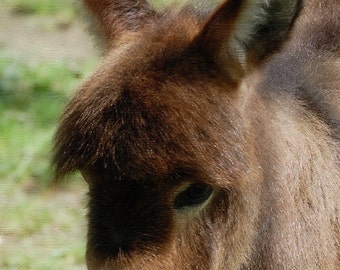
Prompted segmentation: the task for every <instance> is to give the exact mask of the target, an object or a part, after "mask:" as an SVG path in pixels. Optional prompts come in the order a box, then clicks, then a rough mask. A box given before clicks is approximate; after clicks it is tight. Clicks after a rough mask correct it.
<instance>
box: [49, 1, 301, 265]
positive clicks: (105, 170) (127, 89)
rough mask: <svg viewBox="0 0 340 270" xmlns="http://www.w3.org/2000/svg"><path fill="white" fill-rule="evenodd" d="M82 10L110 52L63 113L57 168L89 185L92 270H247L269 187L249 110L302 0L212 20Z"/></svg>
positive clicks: (248, 7) (189, 11)
mask: <svg viewBox="0 0 340 270" xmlns="http://www.w3.org/2000/svg"><path fill="white" fill-rule="evenodd" d="M84 2H85V5H86V6H87V8H88V9H89V10H90V13H91V14H92V15H93V17H94V21H95V22H96V29H97V31H98V33H99V34H100V35H101V36H102V37H103V39H104V40H105V46H106V52H105V57H104V59H103V62H102V64H101V66H100V67H99V68H98V69H97V71H95V72H94V73H93V75H92V76H91V77H90V78H88V79H87V80H86V81H85V83H84V84H83V85H82V86H81V87H80V89H79V90H78V92H77V94H76V96H75V97H74V98H73V100H72V101H71V102H70V104H69V105H68V107H67V109H66V111H65V113H64V115H63V118H62V121H61V125H60V128H59V130H58V132H57V135H56V149H55V156H54V160H55V163H56V168H57V174H58V176H59V177H61V176H63V175H65V174H68V173H70V172H72V171H74V170H80V171H81V172H82V174H83V175H84V178H85V179H86V181H87V182H88V184H89V189H90V192H89V197H90V201H89V225H88V226H89V228H88V245H87V264H88V267H89V269H149V270H150V269H205V270H206V269H227V268H228V267H230V268H231V269H236V268H240V267H241V266H242V265H246V262H247V260H248V259H249V254H251V249H252V243H253V242H254V237H255V236H254V234H255V232H254V231H255V229H254V226H255V223H256V218H255V217H256V216H258V210H257V209H258V203H259V202H258V201H259V197H258V196H257V195H254V194H258V193H259V192H258V190H257V189H258V185H259V184H260V181H261V175H260V174H261V173H260V172H259V169H258V161H257V158H256V155H255V151H256V147H257V146H256V143H255V142H254V141H255V139H254V134H253V133H252V128H253V127H252V125H253V124H252V123H251V121H250V120H249V117H251V115H252V113H253V112H252V111H249V109H247V102H250V101H249V96H251V93H252V91H254V90H253V89H252V87H251V84H254V83H255V81H256V78H257V76H256V70H257V69H258V68H259V67H260V66H261V65H262V63H263V62H265V61H267V59H269V58H270V56H271V54H272V53H273V52H275V51H276V50H277V49H279V48H280V47H281V46H282V44H283V43H284V42H285V40H286V39H287V38H288V36H289V31H290V28H291V26H292V23H293V21H294V18H295V16H296V13H297V10H298V1H297V0H286V1H281V0H227V1H225V2H224V3H222V5H221V6H220V7H219V8H218V9H217V10H216V11H214V12H213V14H212V15H207V14H208V12H205V11H202V10H197V9H195V8H190V7H185V8H182V9H181V10H173V11H166V12H158V11H156V10H155V9H153V7H152V6H151V5H150V4H149V3H147V2H146V1H143V0H100V1H92V0H85V1H84ZM249 78H251V79H249ZM254 113H255V112H254ZM247 119H248V120H247Z"/></svg>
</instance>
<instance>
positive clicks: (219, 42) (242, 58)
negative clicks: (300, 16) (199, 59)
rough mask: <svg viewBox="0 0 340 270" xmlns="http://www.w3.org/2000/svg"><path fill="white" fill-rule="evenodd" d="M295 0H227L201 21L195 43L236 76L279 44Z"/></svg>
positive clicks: (296, 3) (292, 16)
mask: <svg viewBox="0 0 340 270" xmlns="http://www.w3.org/2000/svg"><path fill="white" fill-rule="evenodd" d="M299 3H300V1H299V0H227V1H225V2H224V4H222V5H221V7H220V8H219V9H218V10H217V11H216V12H215V14H213V15H212V16H211V18H210V20H209V21H208V22H207V24H206V25H205V27H204V29H203V31H202V33H201V35H200V37H199V39H198V42H199V45H200V46H201V47H202V48H204V50H206V53H207V54H208V55H209V56H210V57H212V58H213V61H214V62H215V63H216V64H217V65H218V66H220V67H221V68H223V69H225V70H226V71H227V72H228V75H229V76H230V78H231V79H234V80H236V81H237V80H238V79H239V78H241V77H242V76H244V75H245V74H246V73H247V72H248V71H249V69H251V68H253V67H256V66H257V65H259V64H260V62H261V60H263V59H264V58H265V57H267V56H268V55H270V54H271V53H272V52H273V51H274V50H275V49H277V48H278V47H280V46H281V44H282V43H283V42H284V40H285V39H286V38H287V36H288V35H289V31H290V29H291V26H292V24H293V22H294V19H295V17H296V15H297V13H298V11H299V6H300V4H299Z"/></svg>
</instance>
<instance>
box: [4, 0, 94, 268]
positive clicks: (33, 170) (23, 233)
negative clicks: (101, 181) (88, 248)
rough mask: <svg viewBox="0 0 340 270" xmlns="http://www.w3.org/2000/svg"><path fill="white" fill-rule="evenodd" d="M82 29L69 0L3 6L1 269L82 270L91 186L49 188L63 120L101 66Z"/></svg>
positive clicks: (15, 1) (18, 0) (8, 0)
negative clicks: (83, 81) (69, 104)
mask: <svg viewBox="0 0 340 270" xmlns="http://www.w3.org/2000/svg"><path fill="white" fill-rule="evenodd" d="M84 28H85V27H83V26H82V24H81V20H80V16H79V12H77V9H76V8H75V3H74V2H72V1H70V0H49V1H46V0H3V1H1V2H0V269H4V270H10V269H13V270H14V269H15V270H17V269H25V270H30V269H32V270H33V269H34V270H40V269H41V270H42V269H44V270H46V269H68V270H73V269H85V259H84V253H85V238H86V222H85V206H86V195H85V194H86V185H85V184H84V183H83V182H82V181H79V179H76V180H69V181H68V183H65V185H60V186H55V185H52V182H53V181H52V180H53V173H52V169H51V165H50V153H51V146H52V143H51V141H52V138H53V134H54V131H55V129H56V126H57V120H58V117H59V116H60V114H61V112H62V109H63V107H64V106H65V104H66V103H67V101H68V100H69V98H70V96H71V95H72V93H73V91H74V90H75V89H76V87H77V85H79V83H80V80H81V78H83V77H84V76H86V75H87V74H88V73H89V71H90V70H91V69H93V68H94V66H95V65H96V62H97V61H98V57H97V56H96V53H95V50H94V48H93V44H92V43H91V39H90V38H89V37H88V36H86V34H85V30H84ZM73 178H78V177H77V176H75V177H73ZM77 180H78V181H77Z"/></svg>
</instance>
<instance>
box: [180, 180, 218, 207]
mask: <svg viewBox="0 0 340 270" xmlns="http://www.w3.org/2000/svg"><path fill="white" fill-rule="evenodd" d="M212 192H213V188H212V187H211V186H209V185H206V184H198V183H196V184H192V185H190V186H189V187H188V188H187V189H185V190H184V191H182V192H181V193H179V194H178V195H177V197H176V198H175V201H174V207H175V209H181V208H185V207H192V206H196V205H199V204H202V203H203V202H205V201H206V200H208V199H209V197H210V196H211V194H212Z"/></svg>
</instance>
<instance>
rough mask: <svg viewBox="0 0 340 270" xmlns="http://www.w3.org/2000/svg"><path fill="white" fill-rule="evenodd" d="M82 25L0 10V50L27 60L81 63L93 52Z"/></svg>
mask: <svg viewBox="0 0 340 270" xmlns="http://www.w3.org/2000/svg"><path fill="white" fill-rule="evenodd" d="M85 29H86V27H85V23H84V22H83V21H81V20H80V19H77V20H76V21H75V22H73V23H72V24H63V23H61V22H60V21H59V20H58V18H53V17H43V16H29V15H23V14H15V13H13V12H11V10H10V9H9V8H2V9H0V50H1V51H5V52H6V53H7V52H8V53H10V54H14V55H19V56H21V57H25V58H29V59H42V60H47V61H76V62H77V61H82V60H84V59H85V58H94V57H96V56H97V52H96V50H95V48H94V42H93V39H92V38H91V37H90V36H89V35H88V34H87V32H86V30H85Z"/></svg>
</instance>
